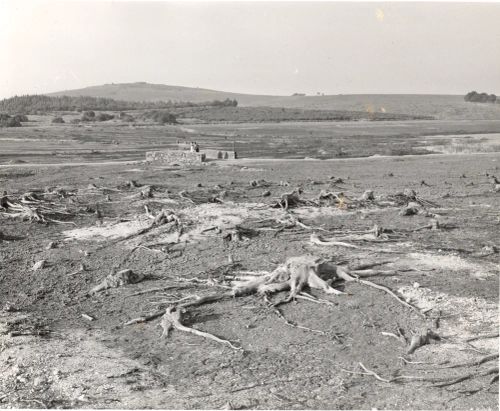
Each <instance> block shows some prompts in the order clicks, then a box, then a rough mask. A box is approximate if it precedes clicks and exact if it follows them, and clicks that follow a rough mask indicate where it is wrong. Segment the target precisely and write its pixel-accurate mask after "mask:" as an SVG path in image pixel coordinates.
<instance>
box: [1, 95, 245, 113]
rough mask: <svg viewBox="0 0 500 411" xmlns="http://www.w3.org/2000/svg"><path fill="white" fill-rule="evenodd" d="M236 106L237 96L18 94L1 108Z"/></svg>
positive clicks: (20, 110)
mask: <svg viewBox="0 0 500 411" xmlns="http://www.w3.org/2000/svg"><path fill="white" fill-rule="evenodd" d="M205 106H208V107H210V106H212V107H236V106H238V102H237V101H236V100H231V99H229V98H228V99H225V100H213V101H207V102H202V103H191V102H183V101H180V102H173V101H171V100H169V101H122V100H114V99H112V98H104V97H90V96H45V95H38V94H34V95H25V96H15V97H10V98H7V99H3V100H1V101H0V111H2V112H6V113H10V114H17V113H23V114H42V113H47V112H50V111H89V110H110V111H121V110H158V109H172V108H182V107H205Z"/></svg>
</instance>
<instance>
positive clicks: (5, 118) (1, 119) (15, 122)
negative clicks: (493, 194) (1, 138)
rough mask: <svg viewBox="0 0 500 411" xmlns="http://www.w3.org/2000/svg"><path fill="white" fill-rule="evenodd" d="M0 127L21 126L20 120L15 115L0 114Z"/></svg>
mask: <svg viewBox="0 0 500 411" xmlns="http://www.w3.org/2000/svg"><path fill="white" fill-rule="evenodd" d="M0 127H21V122H20V121H19V119H18V118H16V117H11V116H9V115H8V114H0Z"/></svg>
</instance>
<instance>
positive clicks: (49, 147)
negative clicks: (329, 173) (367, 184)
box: [0, 113, 500, 164]
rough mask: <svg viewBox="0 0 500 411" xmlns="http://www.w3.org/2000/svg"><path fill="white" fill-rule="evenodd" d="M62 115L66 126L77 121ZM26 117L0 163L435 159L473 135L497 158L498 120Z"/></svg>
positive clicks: (4, 142)
mask: <svg viewBox="0 0 500 411" xmlns="http://www.w3.org/2000/svg"><path fill="white" fill-rule="evenodd" d="M62 116H63V117H64V118H65V120H66V122H69V121H70V120H71V119H73V118H78V117H81V114H78V113H63V114H62ZM29 117H30V121H29V122H28V123H24V125H23V127H20V128H2V129H0V143H1V148H2V149H1V150H0V164H6V163H9V162H11V163H16V162H28V163H64V162H71V161H76V162H87V161H90V162H95V161H110V160H141V159H144V154H145V152H146V151H148V150H156V149H162V148H163V149H165V148H181V149H184V148H185V143H186V142H187V143H189V142H190V141H197V142H198V143H199V144H200V146H201V147H202V149H203V148H205V149H207V148H217V149H225V150H230V149H232V147H233V142H234V147H235V149H236V151H237V152H238V154H239V156H240V157H241V158H305V157H309V158H319V159H328V158H352V157H367V156H373V155H388V156H391V155H406V154H430V153H439V152H442V148H441V147H439V148H438V149H433V148H432V147H431V146H432V145H441V146H447V145H449V144H451V143H452V142H455V145H456V143H457V142H458V144H460V142H461V141H462V140H461V139H462V137H463V138H464V140H463V142H464V144H465V145H467V144H468V142H469V143H470V139H468V137H469V136H472V135H477V134H485V135H486V134H487V135H488V136H489V138H490V140H491V144H488V145H485V146H484V147H481V146H480V145H477V144H475V145H472V146H471V147H472V148H474V149H476V150H478V151H479V152H482V151H487V152H488V151H497V152H498V151H499V146H498V145H499V144H500V142H499V140H498V133H500V120H478V121H473V122H471V121H458V120H448V121H436V120H418V121H336V122H331V121H322V122H312V121H308V122H282V123H275V122H271V123H266V122H258V123H254V122H249V123H237V124H234V123H224V122H218V123H208V124H199V123H198V122H188V121H185V120H183V119H181V120H180V124H179V125H175V126H172V125H170V126H169V125H165V126H159V125H153V124H151V123H145V122H137V123H134V124H128V123H124V122H122V121H120V120H111V121H107V122H102V123H85V124H80V125H73V124H51V123H50V120H51V119H52V118H53V116H51V115H45V116H29ZM179 144H180V145H179ZM464 150H465V149H464ZM465 151H466V150H465Z"/></svg>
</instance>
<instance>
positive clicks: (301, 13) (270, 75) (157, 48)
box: [0, 0, 500, 98]
mask: <svg viewBox="0 0 500 411" xmlns="http://www.w3.org/2000/svg"><path fill="white" fill-rule="evenodd" d="M136 81H146V82H149V83H160V84H169V85H178V86H189V87H201V88H210V89H215V90H223V91H233V92H242V93H252V94H271V95H290V94H292V93H295V92H299V93H307V94H316V93H317V92H320V93H325V94H362V93H418V94H465V93H466V92H468V91H471V90H476V91H480V92H481V91H486V92H489V93H496V94H500V3H499V2H490V3H449V2H448V3H422V2H418V3H409V2H404V3H401V2H398V3H383V2H380V3H377V2H369V3H353V2H347V3H346V2H341V3H334V2H318V3H313V2H291V3H289V2H211V1H208V2H207V1H205V2H159V1H156V2H146V1H138V2H132V1H92V0H90V1H68V0H65V1H54V0H23V1H20V0H0V97H1V98H4V97H10V96H12V95H15V94H17V95H19V94H34V93H37V94H42V93H47V92H52V91H61V90H67V89H76V88H82V87H87V86H92V85H100V84H105V83H127V82H136Z"/></svg>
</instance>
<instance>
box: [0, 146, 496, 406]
mask: <svg viewBox="0 0 500 411" xmlns="http://www.w3.org/2000/svg"><path fill="white" fill-rule="evenodd" d="M499 160H500V159H499V157H498V154H481V155H468V154H463V155H460V156H447V155H443V156H430V157H401V158H397V157H396V158H379V159H376V158H373V159H357V160H356V159H352V160H338V161H337V160H334V161H305V160H301V161H288V160H280V161H274V162H270V161H259V160H253V161H244V162H237V161H235V162H231V163H227V162H225V163H224V162H220V163H211V164H208V165H203V166H200V167H198V168H193V169H182V168H178V167H160V166H155V165H147V164H143V163H137V164H133V165H131V164H122V165H112V164H111V165H106V166H104V165H100V166H99V165H94V166H75V167H70V166H64V167H63V166H61V167H43V166H37V168H35V169H32V168H30V167H23V168H16V167H12V168H2V169H1V170H0V183H1V186H2V189H3V190H6V192H7V195H6V196H4V197H3V198H2V203H1V207H2V208H1V209H0V210H1V211H0V223H1V228H0V231H1V236H0V239H1V240H0V258H1V260H0V261H1V263H0V281H1V284H2V287H1V288H0V299H1V302H2V311H1V312H0V321H1V322H0V327H1V328H0V332H1V334H0V359H1V362H0V363H1V365H0V401H1V402H0V405H1V406H2V407H5V408H12V407H23V408H44V407H52V408H65V407H76V408H122V409H123V408H188V409H193V408H223V407H225V408H226V409H227V408H230V409H244V408H257V409H268V408H275V409H304V408H322V409H325V408H326V409H353V408H354V409H371V408H378V409H383V408H388V409H429V408H432V409H463V408H473V409H484V408H495V407H498V368H497V364H498V285H499V280H498V275H499V265H498V255H499V254H498V246H499V234H498V232H499V229H498V228H499V224H500V214H499V209H498V204H499V202H498V195H499V193H498V187H497V186H496V183H495V182H494V180H493V177H492V176H493V175H498V173H499V172H498V167H499V163H498V162H499ZM293 257H300V258H299V259H298V260H297V259H293Z"/></svg>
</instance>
